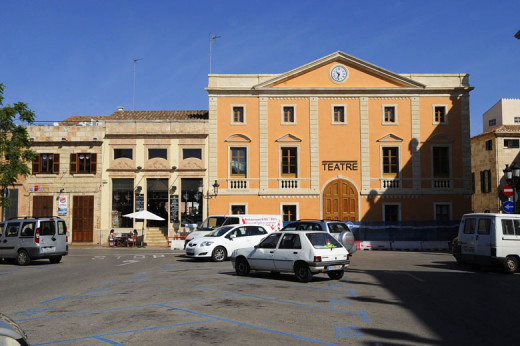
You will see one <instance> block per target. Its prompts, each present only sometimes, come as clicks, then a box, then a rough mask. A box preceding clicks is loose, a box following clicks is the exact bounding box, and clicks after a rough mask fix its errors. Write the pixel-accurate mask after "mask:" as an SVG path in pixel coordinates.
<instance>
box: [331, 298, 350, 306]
mask: <svg viewBox="0 0 520 346" xmlns="http://www.w3.org/2000/svg"><path fill="white" fill-rule="evenodd" d="M330 305H332V306H347V305H350V301H349V300H348V299H334V298H330Z"/></svg>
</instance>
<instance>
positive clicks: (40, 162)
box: [32, 154, 60, 174]
mask: <svg viewBox="0 0 520 346" xmlns="http://www.w3.org/2000/svg"><path fill="white" fill-rule="evenodd" d="M32 172H33V174H58V173H60V154H38V156H37V157H36V159H34V161H33V162H32Z"/></svg>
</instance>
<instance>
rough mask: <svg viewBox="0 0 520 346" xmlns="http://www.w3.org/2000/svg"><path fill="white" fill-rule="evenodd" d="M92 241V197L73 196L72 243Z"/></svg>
mask: <svg viewBox="0 0 520 346" xmlns="http://www.w3.org/2000/svg"><path fill="white" fill-rule="evenodd" d="M93 239H94V196H74V199H73V206H72V241H73V242H92V241H93Z"/></svg>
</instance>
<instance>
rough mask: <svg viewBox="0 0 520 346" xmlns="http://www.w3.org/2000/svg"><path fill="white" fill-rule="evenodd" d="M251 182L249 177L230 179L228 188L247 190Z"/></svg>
mask: <svg viewBox="0 0 520 346" xmlns="http://www.w3.org/2000/svg"><path fill="white" fill-rule="evenodd" d="M248 188H249V182H248V180H247V179H230V180H228V189H230V190H235V191H236V190H247V189H248Z"/></svg>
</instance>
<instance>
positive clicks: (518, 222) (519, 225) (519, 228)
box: [513, 219, 520, 235]
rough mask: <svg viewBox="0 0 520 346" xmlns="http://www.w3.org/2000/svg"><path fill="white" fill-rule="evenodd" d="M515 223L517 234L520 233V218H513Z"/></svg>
mask: <svg viewBox="0 0 520 346" xmlns="http://www.w3.org/2000/svg"><path fill="white" fill-rule="evenodd" d="M513 223H514V225H515V235H520V220H517V219H515V220H513Z"/></svg>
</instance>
